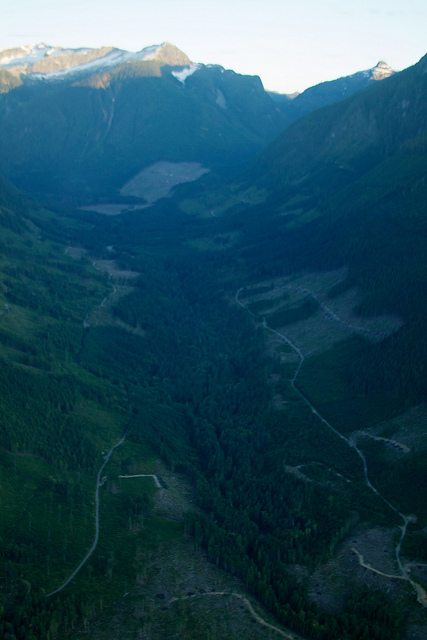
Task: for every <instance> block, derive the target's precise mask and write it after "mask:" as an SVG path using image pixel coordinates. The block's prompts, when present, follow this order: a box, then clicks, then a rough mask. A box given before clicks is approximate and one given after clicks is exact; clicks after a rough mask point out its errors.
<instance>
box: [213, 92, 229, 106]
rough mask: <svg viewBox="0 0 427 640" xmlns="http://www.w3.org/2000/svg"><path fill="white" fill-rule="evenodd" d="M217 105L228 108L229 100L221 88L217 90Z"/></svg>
mask: <svg viewBox="0 0 427 640" xmlns="http://www.w3.org/2000/svg"><path fill="white" fill-rule="evenodd" d="M215 102H216V103H217V105H218V106H219V107H221V109H226V108H227V101H226V99H225V96H224V94H223V92H222V91H220V90H219V89H217V90H216V101H215Z"/></svg>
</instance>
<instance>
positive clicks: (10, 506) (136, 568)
mask: <svg viewBox="0 0 427 640" xmlns="http://www.w3.org/2000/svg"><path fill="white" fill-rule="evenodd" d="M0 65H3V66H2V67H1V68H0V87H1V94H0V168H1V172H2V173H3V174H4V176H6V177H5V178H3V177H1V178H0V248H1V251H0V362H1V367H0V508H1V516H2V517H1V518H0V555H1V557H2V561H3V562H2V565H1V566H0V635H1V636H2V637H4V638H5V640H38V639H39V638H48V639H49V640H54V639H55V638H58V637H69V638H77V637H81V635H82V634H86V635H87V637H88V638H91V639H92V640H110V639H111V640H113V639H115V638H121V640H127V639H129V640H130V638H135V637H141V638H143V637H144V638H147V639H148V640H162V639H163V638H166V637H178V638H184V637H187V638H192V639H193V640H199V639H200V640H202V639H203V640H207V639H208V638H215V639H216V640H227V639H228V638H231V637H239V638H242V639H244V640H254V638H256V640H264V638H265V640H267V639H268V638H270V637H271V634H272V633H273V634H278V635H282V636H286V637H293V638H296V637H298V638H307V639H308V638H314V639H315V640H402V639H404V640H422V638H424V637H425V636H426V629H427V615H426V610H427V596H426V593H427V579H426V564H425V563H426V558H427V536H426V531H427V495H426V492H425V486H426V480H427V464H426V458H425V451H426V449H427V442H426V436H425V433H426V420H427V410H426V401H427V393H426V385H425V363H426V361H427V330H426V327H427V313H426V309H427V293H426V292H427V287H426V283H427V264H426V260H425V255H426V246H427V226H426V214H427V210H426V202H427V181H426V176H427V109H426V105H427V56H426V57H424V58H422V59H421V60H420V61H419V63H418V64H416V65H414V66H413V67H410V68H408V69H406V70H404V71H402V72H399V73H392V72H391V70H390V69H389V68H388V67H387V65H385V63H379V65H377V66H376V67H374V69H373V70H370V71H368V72H361V73H359V74H355V75H353V76H349V77H347V78H341V79H338V80H336V81H333V82H328V83H323V84H321V85H318V86H317V87H313V88H311V89H308V90H307V91H306V92H304V93H303V94H301V96H297V97H294V98H293V99H290V98H289V97H286V96H285V97H284V98H283V100H282V99H280V100H279V99H278V97H277V96H273V97H272V96H271V95H270V94H268V93H267V92H266V91H264V88H263V86H262V83H261V81H260V80H259V78H257V77H256V76H240V75H238V74H235V73H234V72H233V71H229V70H225V69H223V68H222V67H221V66H218V65H201V64H195V63H192V62H191V61H190V60H189V59H188V58H187V57H186V56H185V54H183V53H182V52H180V51H179V50H178V49H176V48H175V47H173V46H172V45H169V44H167V43H165V44H163V45H159V46H154V47H147V48H145V49H143V50H142V51H141V52H139V53H136V54H132V53H130V52H125V51H121V50H118V49H115V48H109V47H108V48H103V49H98V50H93V49H79V50H65V49H61V48H59V47H50V46H48V45H44V44H42V45H36V46H29V47H22V48H18V49H15V50H8V51H5V52H0ZM379 80H380V81H379ZM111 213H115V214H117V215H106V214H111Z"/></svg>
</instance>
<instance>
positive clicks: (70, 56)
mask: <svg viewBox="0 0 427 640" xmlns="http://www.w3.org/2000/svg"><path fill="white" fill-rule="evenodd" d="M156 59H157V60H159V61H160V62H161V63H163V64H170V65H171V66H181V65H186V64H188V63H190V64H191V62H190V60H189V59H188V58H187V56H186V55H185V54H183V53H182V52H181V51H180V50H179V49H177V48H176V47H174V46H173V45H171V44H169V43H167V42H164V43H162V44H159V45H151V46H149V47H145V48H144V49H142V50H141V51H138V52H136V53H134V52H131V51H125V50H123V49H117V48H114V47H101V48H99V49H90V48H86V49H83V48H81V49H63V48H62V47H52V46H50V45H47V44H45V43H40V44H36V45H27V46H25V47H17V48H15V49H6V50H4V51H0V66H3V67H4V68H6V69H8V70H9V71H10V72H11V73H13V74H14V75H21V74H24V75H26V76H27V77H29V78H32V79H34V80H44V81H58V80H63V79H64V80H65V79H67V80H69V79H73V80H75V79H78V78H80V77H87V76H90V75H92V74H96V73H102V72H103V71H108V70H110V69H112V68H113V67H116V66H118V65H120V64H123V63H126V62H130V61H134V60H139V61H141V60H156Z"/></svg>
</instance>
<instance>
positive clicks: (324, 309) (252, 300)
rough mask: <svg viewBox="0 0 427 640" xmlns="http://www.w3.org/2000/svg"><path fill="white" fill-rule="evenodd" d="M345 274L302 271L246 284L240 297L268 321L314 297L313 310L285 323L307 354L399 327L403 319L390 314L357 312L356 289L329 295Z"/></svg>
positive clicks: (289, 357)
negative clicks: (302, 272) (355, 310)
mask: <svg viewBox="0 0 427 640" xmlns="http://www.w3.org/2000/svg"><path fill="white" fill-rule="evenodd" d="M345 276H346V271H345V269H339V270H337V271H330V272H322V273H308V274H302V275H300V276H298V277H287V278H276V279H273V280H268V281H264V282H260V283H258V284H257V285H253V286H251V287H247V288H246V289H245V290H244V292H243V294H242V299H243V300H244V303H245V305H246V306H248V308H250V307H251V305H254V308H255V309H256V308H257V307H259V308H261V309H262V310H261V311H259V312H258V315H259V316H262V317H265V319H266V321H267V323H268V322H269V317H271V316H272V314H274V313H277V312H278V311H284V310H289V309H295V308H298V307H299V306H300V305H301V304H303V303H304V301H306V300H307V299H309V298H311V299H314V300H315V301H316V302H317V303H318V304H319V308H318V309H317V311H315V313H313V314H312V315H311V316H309V317H308V318H304V319H302V320H297V321H295V322H292V323H290V324H288V325H286V335H287V336H288V337H289V339H290V340H291V341H292V342H293V343H294V344H295V345H296V346H298V347H299V348H300V349H301V350H302V351H303V353H304V355H306V356H307V355H312V354H314V353H321V352H323V351H326V350H328V349H330V348H331V347H332V346H333V345H334V344H335V343H337V342H339V341H341V340H344V339H345V338H348V337H349V336H350V335H352V334H354V333H358V334H361V335H363V336H364V337H366V338H368V339H370V340H371V341H373V342H375V341H378V340H381V339H383V338H384V337H386V336H387V335H389V334H390V333H393V332H394V331H397V329H398V328H399V327H401V326H402V324H403V322H402V320H401V319H400V318H398V317H396V316H392V315H382V316H375V317H362V316H358V315H356V314H355V312H354V309H355V308H356V307H357V305H358V304H359V303H360V301H361V299H362V296H361V294H360V293H359V292H358V291H357V290H356V289H355V288H353V289H350V290H347V291H345V292H344V293H342V294H340V295H338V296H335V297H332V298H329V297H328V293H329V292H330V291H331V290H332V289H333V287H335V286H336V285H339V284H340V283H341V282H343V281H344V279H345ZM270 340H271V344H272V346H277V345H278V344H279V343H280V340H277V339H276V338H275V337H274V336H273V335H271V336H270ZM281 359H282V362H294V361H295V354H294V353H290V352H289V351H288V352H286V351H282V353H281Z"/></svg>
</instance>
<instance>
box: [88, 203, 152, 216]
mask: <svg viewBox="0 0 427 640" xmlns="http://www.w3.org/2000/svg"><path fill="white" fill-rule="evenodd" d="M150 206H151V205H149V204H113V203H111V204H90V205H87V206H84V207H79V208H80V210H81V211H96V212H97V213H103V214H104V215H105V216H119V215H121V214H122V213H131V212H134V211H143V210H144V209H147V208H148V207H150Z"/></svg>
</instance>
